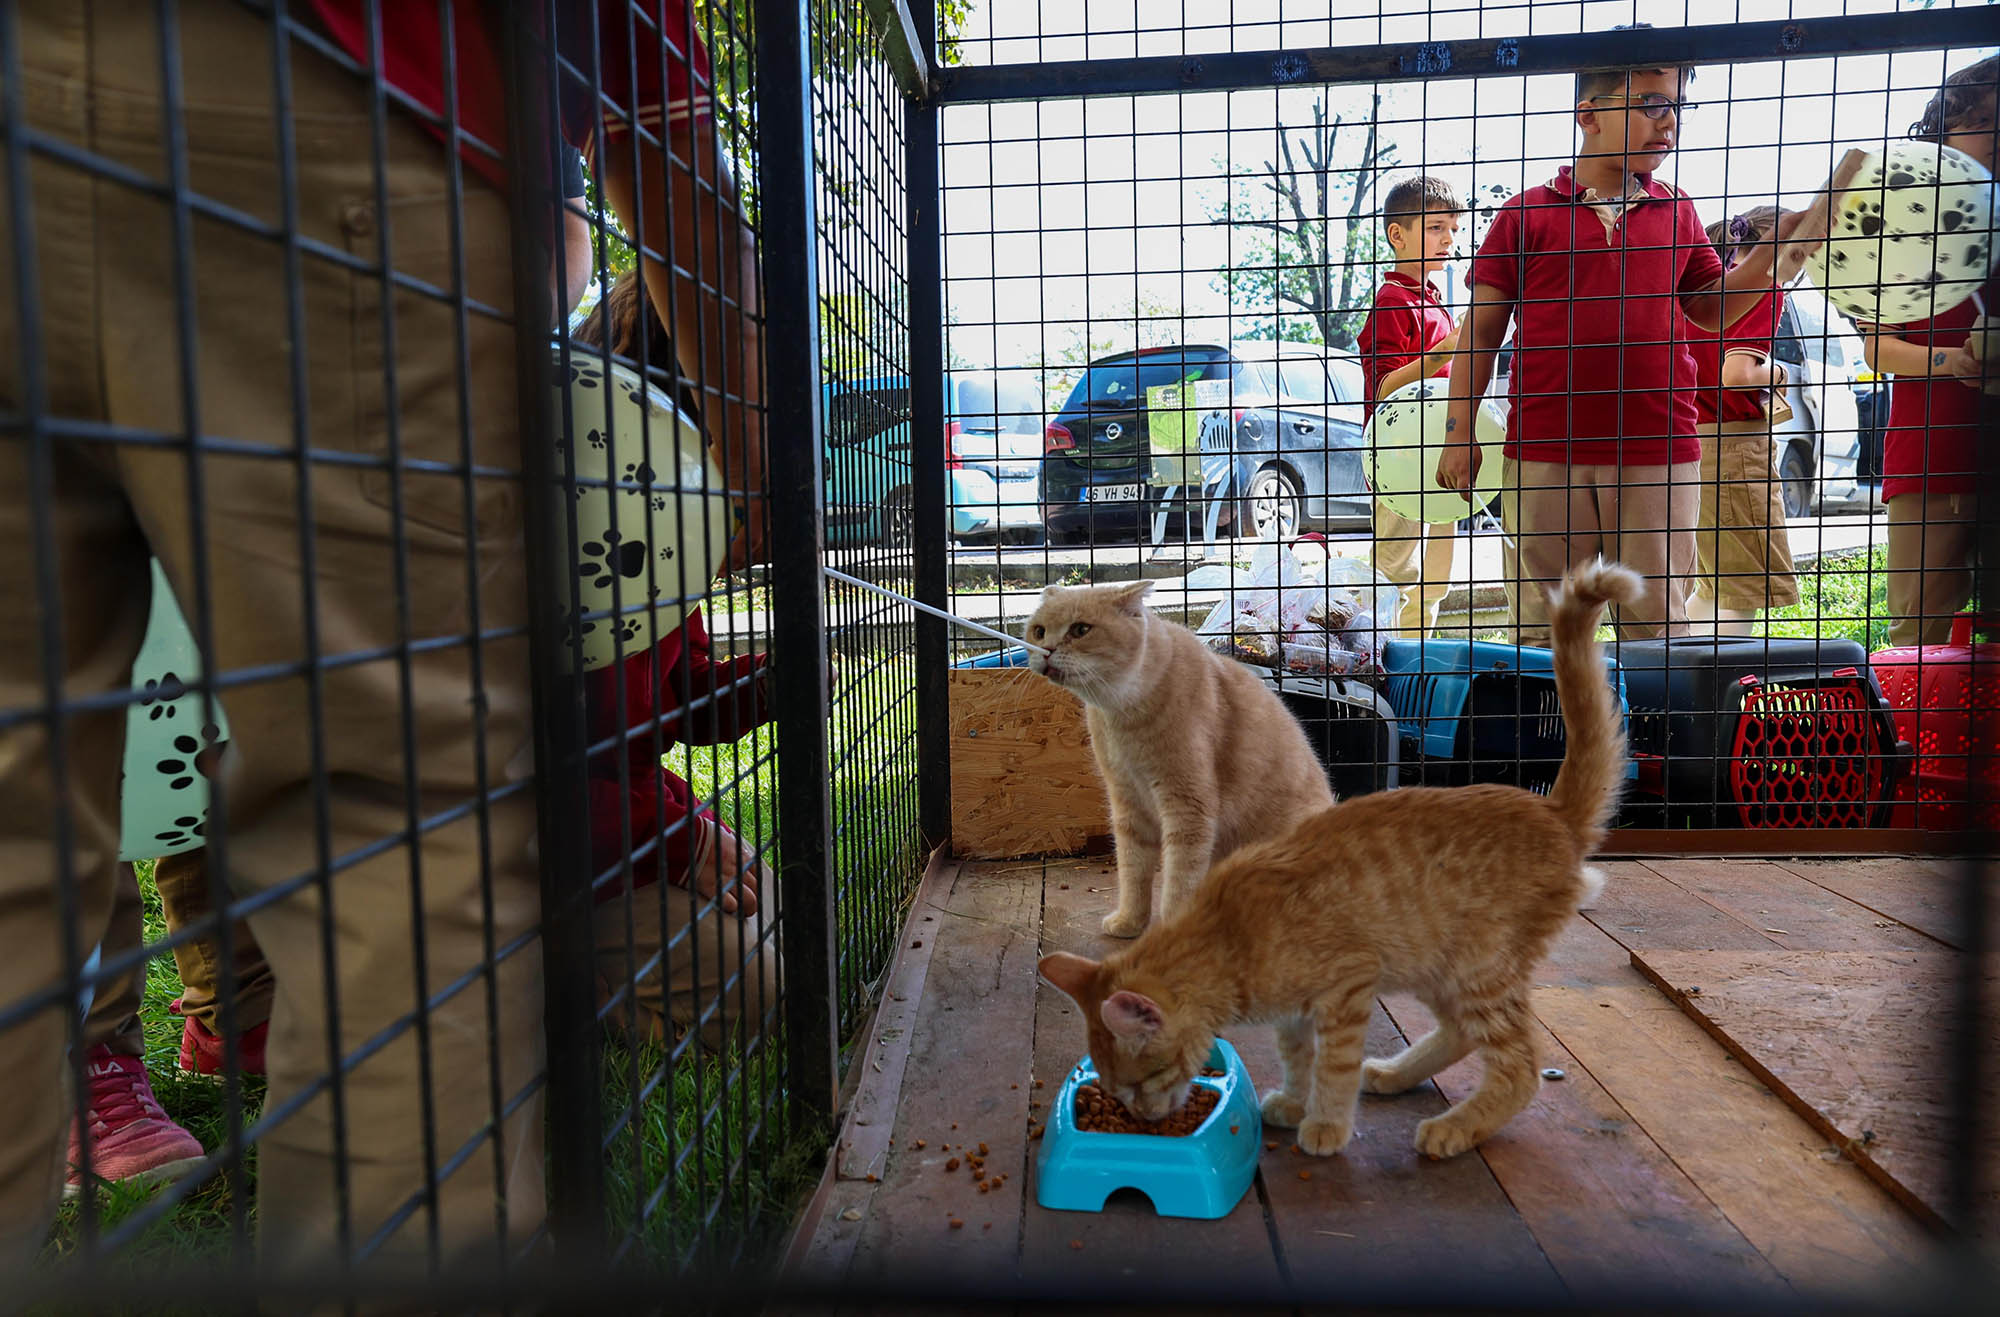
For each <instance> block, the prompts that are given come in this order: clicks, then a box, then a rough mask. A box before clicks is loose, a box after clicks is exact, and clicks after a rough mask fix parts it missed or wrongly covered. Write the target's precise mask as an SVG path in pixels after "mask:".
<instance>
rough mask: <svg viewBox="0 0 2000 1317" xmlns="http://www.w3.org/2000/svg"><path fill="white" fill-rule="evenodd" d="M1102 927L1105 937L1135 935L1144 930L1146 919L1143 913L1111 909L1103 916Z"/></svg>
mask: <svg viewBox="0 0 2000 1317" xmlns="http://www.w3.org/2000/svg"><path fill="white" fill-rule="evenodd" d="M1103 928H1104V935H1105V936H1106V937H1137V936H1139V934H1141V933H1143V932H1145V931H1146V919H1145V916H1143V915H1135V914H1130V913H1127V912H1126V911H1124V910H1113V911H1112V912H1111V913H1110V914H1108V915H1106V916H1104V924H1103Z"/></svg>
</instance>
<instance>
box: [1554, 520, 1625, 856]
mask: <svg viewBox="0 0 2000 1317" xmlns="http://www.w3.org/2000/svg"><path fill="white" fill-rule="evenodd" d="M1645 588H1646V583H1645V580H1644V579H1643V578H1642V577H1640V575H1639V574H1638V573H1637V572H1635V571H1633V570H1632V569H1631V568H1629V567H1622V566H1620V565H1619V564H1617V563H1615V562H1606V561H1604V559H1602V558H1594V559H1592V560H1591V561H1590V562H1588V563H1585V564H1584V565H1583V566H1581V567H1573V568H1571V569H1570V571H1569V574H1568V575H1566V576H1564V577H1563V579H1562V584H1560V585H1558V586H1557V587H1556V589H1555V593H1554V594H1553V595H1551V596H1550V598H1549V632H1550V642H1551V643H1550V647H1551V648H1552V649H1553V650H1554V651H1555V659H1554V662H1555V669H1556V698H1557V699H1558V700H1559V701H1560V702H1561V704H1562V717H1563V736H1564V738H1565V740H1566V742H1567V745H1566V749H1565V751H1564V753H1563V762H1562V768H1561V769H1560V770H1558V771H1557V773H1556V781H1555V785H1554V786H1553V787H1552V788H1550V790H1549V803H1550V804H1551V805H1553V806H1554V807H1555V810H1556V813H1558V814H1560V815H1561V816H1562V818H1563V820H1564V822H1566V823H1568V824H1569V826H1570V830H1571V832H1572V834H1573V835H1574V836H1575V837H1576V844H1577V852H1578V855H1579V856H1584V855H1589V854H1590V853H1591V852H1593V851H1595V850H1596V849H1597V848H1598V847H1599V846H1600V845H1602V844H1603V842H1604V830H1605V828H1607V827H1608V826H1609V825H1610V823H1611V815H1612V812H1613V811H1614V810H1615V809H1616V808H1617V806H1618V792H1619V790H1620V788H1622V787H1623V786H1624V784H1625V725H1624V720H1623V719H1621V718H1620V717H1619V714H1618V704H1617V701H1616V700H1614V699H1613V698H1612V693H1611V684H1610V683H1609V682H1608V681H1606V680H1605V679H1604V654H1603V650H1602V648H1601V647H1600V646H1599V645H1598V643H1597V623H1598V620H1599V619H1600V618H1602V617H1603V616H1604V606H1605V605H1606V604H1611V603H1618V604H1629V603H1632V602H1634V601H1635V600H1637V599H1638V598H1639V597H1640V596H1641V595H1642V594H1643V593H1644V592H1645Z"/></svg>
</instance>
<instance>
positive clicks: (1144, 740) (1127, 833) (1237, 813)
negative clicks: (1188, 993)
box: [1027, 581, 1333, 937]
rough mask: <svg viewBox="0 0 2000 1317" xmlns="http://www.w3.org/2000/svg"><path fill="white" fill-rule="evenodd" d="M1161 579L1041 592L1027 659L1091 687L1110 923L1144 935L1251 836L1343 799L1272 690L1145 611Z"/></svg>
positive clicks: (1280, 828) (1081, 695)
mask: <svg viewBox="0 0 2000 1317" xmlns="http://www.w3.org/2000/svg"><path fill="white" fill-rule="evenodd" d="M1152 588H1153V583H1152V582H1151V581H1136V582H1134V583H1132V584H1130V585H1097V586H1074V587H1071V586H1060V585H1052V586H1050V587H1049V588H1048V589H1046V590H1044V591H1043V592H1042V599H1041V603H1040V604H1039V605H1038V606H1037V607H1036V609H1035V615H1034V616H1033V617H1031V618H1029V619H1028V629H1027V636H1028V639H1029V640H1032V641H1034V642H1035V643H1036V644H1038V645H1041V646H1043V647H1045V648H1047V649H1048V650H1049V654H1048V656H1047V657H1046V658H1044V657H1042V656H1041V655H1039V654H1031V655H1030V657H1029V659H1028V666H1029V667H1030V668H1031V669H1033V670H1034V671H1036V672H1039V673H1041V674H1042V675H1043V676H1045V677H1047V678H1048V679H1049V680H1050V681H1052V682H1055V683H1056V684H1057V685H1058V686H1061V687H1062V688H1063V689H1064V690H1067V691H1069V692H1070V693H1071V694H1072V695H1075V696H1076V697H1077V698H1078V699H1080V700H1082V701H1083V705H1084V721H1085V723H1086V724H1087V725H1088V726H1089V728H1090V749H1091V753H1092V755H1094V756H1095V757H1096V760H1097V772H1098V776H1100V777H1102V778H1103V779H1104V788H1105V791H1106V792H1107V793H1108V794H1109V796H1110V798H1111V831H1112V836H1113V840H1114V841H1115V842H1116V844H1117V853H1118V908H1117V909H1115V910H1113V911H1112V912H1111V913H1110V914H1109V915H1106V916H1105V918H1104V931H1105V932H1106V933H1108V934H1110V935H1111V936H1112V937H1137V936H1138V935H1139V934H1140V932H1142V931H1143V930H1144V929H1145V927H1146V923H1147V921H1148V920H1149V919H1150V918H1151V917H1152V912H1153V879H1154V876H1155V874H1157V873H1161V872H1164V881H1163V882H1162V883H1161V893H1160V896H1161V906H1162V909H1163V910H1165V911H1172V910H1174V909H1175V908H1177V907H1178V906H1180V905H1181V904H1182V903H1184V902H1185V901H1186V900H1187V898H1188V896H1189V894H1190V893H1192V892H1193V891H1194V889H1195V886H1196V884H1198V883H1199V882H1200V881H1201V879H1202V876H1203V875H1204V874H1206V873H1208V871H1209V869H1210V867H1211V866H1212V865H1213V864H1214V863H1215V862H1216V861H1218V860H1220V859H1222V858H1223V857H1224V856H1226V855H1228V854H1230V853H1231V852H1232V851H1234V850H1236V849H1237V848H1238V847H1239V846H1242V845H1244V844H1246V843H1248V842H1253V841H1263V840H1267V839H1269V838H1272V837H1277V836H1280V835H1282V834H1283V833H1284V832H1285V830H1286V829H1288V828H1290V827H1291V826H1292V823H1293V822H1294V821H1295V820H1296V819H1298V817H1299V816H1300V815H1302V814H1306V813H1309V812H1311V811H1314V810H1320V809H1325V808H1326V807H1327V806H1329V805H1331V804H1332V803H1333V789H1332V788H1331V787H1329V786H1328V785H1327V780H1326V770H1325V768H1323V767H1322V766H1321V765H1320V762H1319V759H1318V757H1317V756H1315V755H1314V754H1313V752H1312V747H1311V746H1310V745H1308V744H1307V743H1306V736H1305V732H1304V731H1303V730H1301V728H1300V727H1299V724H1298V720H1297V719H1295V718H1293V717H1292V714H1291V711H1290V710H1289V709H1287V708H1286V707H1285V705H1284V701H1282V700H1280V699H1279V698H1278V696H1277V694H1276V693H1275V692H1273V691H1272V690H1271V688H1270V687H1269V686H1266V685H1265V684H1264V683H1263V682H1262V681H1261V680H1259V679H1258V678H1257V676H1256V675H1255V674H1254V673H1252V672H1251V671H1250V670H1249V669H1248V668H1246V667H1244V666H1243V665H1242V664H1241V663H1238V662H1236V661H1235V660H1234V659H1229V658H1224V657H1223V656H1222V655H1220V654H1217V653H1216V652H1215V651H1213V650H1211V649H1209V648H1208V646H1206V645H1204V644H1202V643H1201V641H1200V640H1198V639H1196V637H1195V634H1194V632H1192V631H1190V630H1188V629H1187V628H1186V627H1184V626H1177V625H1175V624H1174V623H1172V622H1169V621H1166V620H1165V619H1163V618H1158V617H1154V616H1153V615H1152V614H1151V613H1150V612H1149V611H1147V608H1146V604H1145V597H1146V592H1147V591H1148V590H1150V589H1152Z"/></svg>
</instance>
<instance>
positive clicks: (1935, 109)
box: [1860, 57, 2000, 645]
mask: <svg viewBox="0 0 2000 1317" xmlns="http://www.w3.org/2000/svg"><path fill="white" fill-rule="evenodd" d="M1996 79H2000V57H1992V58H1988V59H1983V60H1981V61H1980V62H1979V63H1977V64H1973V65H1971V66H1969V67H1967V68H1963V69H1960V70H1959V71H1958V72H1957V73H1954V74H1952V75H1951V76H1950V77H1949V78H1947V79H1946V80H1945V84H1944V86H1943V87H1942V88H1940V89H1939V90H1938V94H1937V95H1936V96H1935V97H1933V98H1932V99H1931V103H1930V105H1929V107H1928V108H1927V109H1926V110H1925V113H1924V119H1923V122H1921V123H1919V124H1917V125H1916V126H1915V129H1914V131H1913V132H1912V133H1911V136H1913V137H1915V138H1917V139H1918V140H1919V141H1928V142H1940V143H1942V144H1944V145H1946V146H1950V147H1954V148H1956V149H1957V150H1960V151H1963V152H1965V153H1966V154H1967V155H1969V156H1971V157H1972V158H1973V159H1975V160H1977V161H1979V162H1980V163H1981V164H1983V165H1985V166H1986V167H1987V168H1988V169H1991V168H1992V167H1993V163H1994V157H1995V154H1996V152H1995V149H1994V148H1995V140H1994V139H1995V133H1996V126H1995V125H1996V122H2000V115H1996V114H1995V109H1996V105H1995V100H1996V97H1995V82H1996ZM1997 285H2000V280H1995V281H1993V282H1991V283H1989V284H1988V285H1987V287H1986V288H1985V289H1984V290H1982V299H1981V300H1983V301H1984V305H1985V308H1986V310H1987V312H1988V313H1989V314H1991V313H2000V299H1996V294H2000V287H1996V286H1997ZM1979 316H1980V305H1979V302H1976V301H1975V300H1974V299H1971V298H1968V299H1966V300H1965V301H1964V302H1961V303H1960V304H1959V305H1957V306H1954V307H1951V308H1949V309H1945V308H1940V309H1939V310H1938V312H1937V314H1936V315H1934V316H1932V317H1931V318H1930V319H1928V320H1920V321H1916V322H1914V323H1911V324H1907V325H1862V326H1861V327H1860V328H1861V332H1862V348H1863V355H1864V356H1865V357H1866V358H1867V360H1868V364H1869V366H1870V367H1872V368H1873V369H1875V370H1878V371H1882V372H1885V373H1888V374H1893V375H1894V376H1895V380H1894V381H1893V382H1892V383H1891V384H1890V386H1889V426H1888V431H1887V433H1886V434H1884V435H1883V437H1882V497H1883V499H1884V501H1886V502H1887V503H1888V505H1889V614H1890V622H1889V643H1890V644H1892V645H1939V644H1943V643H1944V642H1945V641H1946V640H1947V639H1948V638H1949V637H1950V635H1951V619H1952V615H1953V614H1954V613H1957V612H1958V611H1959V610H1960V609H1963V608H1964V607H1965V606H1966V605H1967V604H1968V603H1969V602H1971V599H1972V569H1973V553H1974V548H1975V545H1976V542H1977V539H1978V523H1977V521H1976V520H1975V517H1976V498H1977V493H1978V483H1979V453H1978V438H1979V413H1980V408H1981V401H1980V389H1979V386H1980V380H1981V374H1982V372H1983V370H1984V369H1985V366H1984V363H1982V362H1980V361H1978V360H1975V359H1974V358H1973V357H1972V356H1971V354H1969V353H1968V352H1967V350H1966V343H1967V340H1968V337H1969V335H1970V331H1971V329H1972V327H1973V325H1974V323H1975V322H1976V321H1977V320H1978V319H1979Z"/></svg>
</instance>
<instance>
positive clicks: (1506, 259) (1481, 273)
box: [1466, 195, 1524, 302]
mask: <svg viewBox="0 0 2000 1317" xmlns="http://www.w3.org/2000/svg"><path fill="white" fill-rule="evenodd" d="M1521 205H1522V202H1521V198H1520V196H1519V195H1516V196H1512V197H1509V198H1508V199H1507V203H1506V204H1505V205H1503V206H1501V207H1500V213H1499V214H1497V215H1495V216H1494V217H1493V224H1492V227H1490V228H1488V229H1487V230H1486V241H1484V242H1482V243H1480V244H1479V252H1478V254H1477V255H1475V256H1474V257H1473V258H1472V270H1471V272H1470V273H1469V274H1468V275H1467V276H1466V283H1467V284H1468V285H1472V284H1482V285H1484V286H1485V287H1488V288H1491V289H1492V290H1493V291H1495V292H1497V293H1499V294H1500V295H1501V296H1503V297H1505V298H1506V299H1507V300H1508V301H1510V302H1513V301H1519V300H1520V297H1521V252H1522V242H1523V237H1524V231H1523V227H1522V221H1521Z"/></svg>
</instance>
